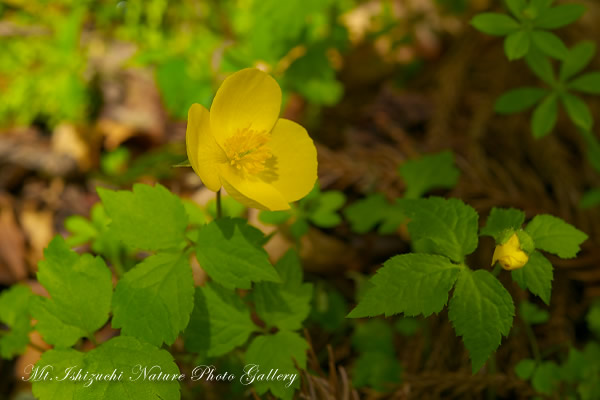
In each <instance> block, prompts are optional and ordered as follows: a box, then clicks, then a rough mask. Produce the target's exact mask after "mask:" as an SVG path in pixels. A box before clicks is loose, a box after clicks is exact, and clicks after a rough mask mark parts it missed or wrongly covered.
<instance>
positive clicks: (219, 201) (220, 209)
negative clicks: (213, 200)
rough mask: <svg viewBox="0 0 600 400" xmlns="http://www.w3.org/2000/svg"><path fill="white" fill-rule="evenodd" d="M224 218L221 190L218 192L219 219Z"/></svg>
mask: <svg viewBox="0 0 600 400" xmlns="http://www.w3.org/2000/svg"><path fill="white" fill-rule="evenodd" d="M222 216H223V210H222V208H221V189H219V191H218V192H217V219H220V218H221V217H222Z"/></svg>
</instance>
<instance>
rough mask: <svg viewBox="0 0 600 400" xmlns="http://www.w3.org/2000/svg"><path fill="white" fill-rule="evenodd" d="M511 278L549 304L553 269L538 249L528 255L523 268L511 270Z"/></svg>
mask: <svg viewBox="0 0 600 400" xmlns="http://www.w3.org/2000/svg"><path fill="white" fill-rule="evenodd" d="M511 275H512V278H513V280H514V281H515V282H517V283H518V284H519V286H520V287H521V289H523V290H526V289H527V290H529V291H530V292H531V293H533V294H535V295H536V296H538V297H539V298H540V299H542V300H543V301H544V303H546V304H550V293H551V291H552V280H553V279H554V270H553V268H552V264H551V263H550V261H548V259H547V258H546V257H544V256H543V255H542V253H540V252H539V251H534V252H533V253H531V254H530V255H529V261H528V262H527V264H525V266H524V267H523V268H519V269H516V270H514V271H511Z"/></svg>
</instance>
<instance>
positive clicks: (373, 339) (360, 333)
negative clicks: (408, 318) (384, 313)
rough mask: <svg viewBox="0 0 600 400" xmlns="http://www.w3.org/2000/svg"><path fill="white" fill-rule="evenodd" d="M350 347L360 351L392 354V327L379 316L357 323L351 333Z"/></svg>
mask: <svg viewBox="0 0 600 400" xmlns="http://www.w3.org/2000/svg"><path fill="white" fill-rule="evenodd" d="M352 347H353V348H354V349H355V350H356V351H358V352H360V353H367V352H372V353H384V354H393V353H394V352H395V350H394V332H393V331H392V327H391V326H390V324H389V323H388V322H386V321H384V320H382V319H379V318H374V319H369V320H366V321H365V322H364V323H360V324H357V326H356V328H355V330H354V334H353V335H352Z"/></svg>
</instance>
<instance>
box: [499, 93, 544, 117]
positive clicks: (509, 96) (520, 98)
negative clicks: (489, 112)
mask: <svg viewBox="0 0 600 400" xmlns="http://www.w3.org/2000/svg"><path fill="white" fill-rule="evenodd" d="M546 94H548V91H547V90H546V89H542V88H534V87H523V88H518V89H513V90H510V91H508V92H505V93H503V94H502V96H500V97H499V98H498V100H496V104H495V105H494V111H496V112H497V113H499V114H512V113H516V112H519V111H524V110H526V109H528V108H529V107H532V106H533V105H534V104H535V103H537V102H538V101H540V100H541V99H542V98H543V97H544V96H545V95H546Z"/></svg>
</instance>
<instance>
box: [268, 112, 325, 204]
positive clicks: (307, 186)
mask: <svg viewBox="0 0 600 400" xmlns="http://www.w3.org/2000/svg"><path fill="white" fill-rule="evenodd" d="M267 146H268V147H269V149H270V150H271V153H272V154H273V157H272V158H270V159H269V160H267V162H266V164H265V167H266V169H265V170H264V171H263V172H261V173H260V174H259V177H260V178H261V179H263V180H264V181H265V182H267V183H269V184H271V185H273V187H275V189H277V190H278V191H279V192H281V194H282V195H283V197H284V198H285V200H286V201H287V202H288V203H290V202H292V201H296V200H298V199H301V198H302V197H304V196H306V195H307V194H308V193H309V192H310V191H311V190H312V188H313V187H314V185H315V181H316V180H317V149H316V148H315V145H314V143H313V141H312V139H311V138H310V136H308V133H307V132H306V129H304V128H303V127H302V126H300V125H298V124H297V123H295V122H293V121H290V120H287V119H283V118H281V119H279V120H278V121H277V123H276V124H275V127H274V128H273V131H272V133H271V138H270V140H269V142H268V143H267Z"/></svg>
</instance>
